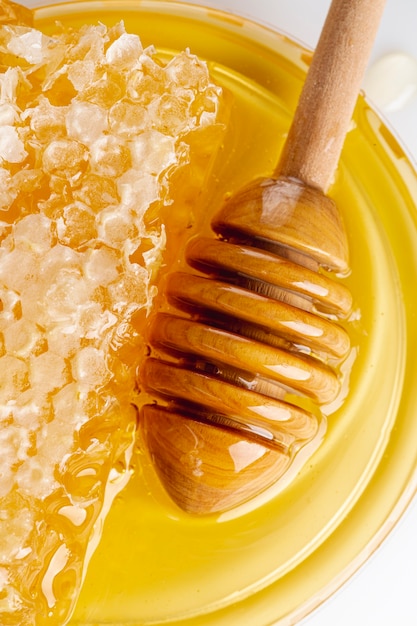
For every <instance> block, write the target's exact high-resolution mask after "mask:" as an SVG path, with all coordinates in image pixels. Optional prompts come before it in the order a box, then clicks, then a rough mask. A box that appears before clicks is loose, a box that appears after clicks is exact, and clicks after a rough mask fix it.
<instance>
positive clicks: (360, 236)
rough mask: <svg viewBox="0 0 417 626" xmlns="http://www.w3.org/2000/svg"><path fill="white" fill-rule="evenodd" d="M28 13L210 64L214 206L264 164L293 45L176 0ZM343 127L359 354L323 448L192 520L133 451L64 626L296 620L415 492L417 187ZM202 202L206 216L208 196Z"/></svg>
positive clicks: (371, 131)
mask: <svg viewBox="0 0 417 626" xmlns="http://www.w3.org/2000/svg"><path fill="white" fill-rule="evenodd" d="M35 14H36V23H37V25H38V26H39V27H41V28H42V29H45V30H49V31H52V30H53V28H54V22H55V20H60V21H61V22H63V23H64V24H67V25H74V26H80V25H82V24H84V23H88V22H90V23H91V22H97V21H102V22H104V23H106V24H113V23H114V22H116V21H118V20H120V19H123V20H124V22H125V25H126V28H127V30H129V31H132V32H137V33H138V34H139V35H140V37H141V39H142V41H143V43H144V44H145V45H146V44H150V43H152V44H155V45H156V46H157V48H158V49H159V50H161V53H162V54H170V53H171V52H172V51H177V50H181V49H184V48H186V47H189V48H190V49H191V51H192V52H194V53H196V54H198V55H199V56H201V57H203V58H205V59H207V60H208V61H209V63H210V68H211V70H212V72H213V75H214V77H215V78H216V79H217V80H218V81H219V82H220V83H222V84H223V85H225V86H226V87H227V89H228V90H230V91H231V93H232V94H233V105H232V115H231V125H230V131H229V133H228V136H227V139H226V144H225V149H224V150H223V152H222V154H221V155H220V156H219V159H218V161H217V163H216V165H215V169H214V172H213V175H212V178H211V181H209V182H210V184H209V185H208V188H209V189H210V194H211V195H210V201H211V206H217V204H218V202H219V199H220V198H221V197H222V195H223V193H224V192H225V191H226V190H232V189H235V188H237V187H239V186H240V185H241V184H242V183H244V182H246V181H248V180H250V179H251V178H253V177H255V176H257V175H261V174H268V173H270V171H271V170H272V168H273V167H274V165H275V163H276V161H277V158H278V154H279V151H280V149H281V147H282V144H283V141H284V138H285V132H286V131H287V129H288V125H289V123H290V119H291V115H292V112H293V110H294V107H295V104H296V101H297V96H298V93H299V91H300V88H301V84H302V81H303V78H304V75H305V72H306V69H307V67H308V63H309V59H310V53H309V52H308V51H306V50H305V49H303V48H302V47H300V46H299V45H298V44H296V43H294V42H292V41H290V40H289V39H287V38H286V37H284V36H282V35H280V34H278V33H276V32H274V31H272V30H269V29H268V28H266V27H264V26H260V25H257V24H255V23H253V22H251V21H248V20H246V19H241V18H239V17H236V16H232V15H228V14H227V13H223V12H220V11H216V10H211V9H208V8H202V7H197V6H192V5H189V4H181V3H177V2H165V1H158V0H154V1H152V0H144V1H138V0H130V1H129V0H101V1H91V2H68V3H66V4H61V5H56V6H49V7H46V8H41V9H37V10H36V13H35ZM355 121H356V127H355V128H354V129H353V130H352V131H351V132H350V133H349V136H348V138H347V141H346V145H345V149H344V152H343V155H342V162H341V164H340V168H339V173H338V178H337V181H336V183H335V185H334V186H333V188H332V189H331V195H332V196H333V197H334V198H335V199H336V202H337V203H338V205H339V207H340V208H341V210H342V212H343V214H344V218H345V221H346V225H347V229H348V234H349V239H350V246H351V257H352V275H351V276H350V277H349V278H348V279H347V283H348V286H349V287H350V288H351V290H352V292H353V294H354V298H355V319H354V320H353V321H352V322H351V324H350V326H351V333H352V336H353V339H354V344H355V351H354V355H355V356H356V359H355V363H354V365H353V371H352V375H351V377H350V383H349V385H348V386H347V388H346V392H347V397H346V399H345V402H344V404H343V406H342V407H341V408H339V409H336V410H335V411H334V412H333V413H332V414H331V415H330V416H329V425H328V432H327V434H326V437H325V440H324V443H323V444H322V446H321V447H320V449H319V450H318V452H317V453H316V454H315V455H314V456H313V457H312V458H311V460H310V461H309V462H308V464H307V465H306V466H305V467H304V468H303V470H302V471H301V473H300V474H299V475H298V476H297V477H296V478H295V479H294V480H293V482H292V483H291V484H289V485H288V486H287V487H286V488H285V489H284V490H282V491H281V492H280V493H275V494H274V493H271V492H269V493H268V494H267V497H266V498H265V501H264V502H258V505H257V506H256V507H248V508H247V510H245V509H242V510H239V511H235V512H233V514H229V515H224V516H220V517H209V518H207V519H203V520H198V519H194V518H192V517H187V516H186V515H184V514H182V513H181V512H179V511H177V510H176V509H175V507H174V506H173V505H172V504H171V503H170V502H169V501H168V499H167V498H166V496H165V495H164V493H163V492H162V490H161V488H160V487H159V485H158V483H157V481H156V480H155V477H154V475H153V472H152V468H150V467H148V466H147V465H146V462H143V457H142V455H141V453H140V452H138V454H137V458H136V463H137V471H136V474H135V476H134V478H133V480H132V481H131V483H130V485H129V487H128V489H127V491H126V492H125V493H124V494H123V495H122V497H120V498H119V499H118V500H117V501H116V503H115V505H114V508H113V509H112V511H111V513H110V515H109V517H108V520H107V523H106V525H105V529H104V534H103V539H102V542H101V544H100V546H99V548H98V550H97V552H96V553H95V555H94V557H93V559H92V561H91V566H90V569H89V572H88V575H87V578H86V581H85V585H84V588H83V591H82V593H81V597H80V600H79V603H78V606H77V610H76V613H75V615H74V618H73V621H72V624H73V625H77V626H81V625H82V626H85V625H87V624H89V625H93V624H94V625H98V624H113V625H118V626H122V625H125V624H126V625H127V624H130V625H136V626H139V625H147V624H153V625H157V624H162V623H164V624H165V623H173V624H178V623H180V624H182V625H184V626H185V625H189V626H197V625H207V626H208V625H215V626H223V625H228V626H230V625H235V624H239V626H245V625H248V626H255V625H256V626H266V625H267V624H272V623H281V621H280V620H282V623H286V624H288V623H295V622H296V621H297V620H298V619H300V618H301V617H303V616H304V615H306V614H307V613H308V612H309V611H310V610H312V609H313V608H314V607H316V606H317V605H318V604H319V603H320V602H322V601H323V600H324V599H325V598H326V597H328V596H329V595H330V594H331V593H332V592H333V591H334V590H335V589H336V588H337V587H338V586H339V585H341V584H342V583H343V582H344V581H345V580H346V579H347V577H348V576H350V575H351V574H352V573H353V571H355V570H356V569H357V568H358V567H359V566H360V565H361V564H362V563H363V562H364V561H366V559H367V558H368V557H369V555H370V553H372V551H373V550H374V549H375V548H376V547H377V546H378V545H379V543H380V542H381V541H382V540H383V539H384V537H385V536H386V535H387V533H388V532H389V531H390V529H391V528H392V526H393V524H394V523H395V522H396V521H397V520H398V518H399V516H400V515H401V513H402V512H403V511H404V509H405V507H406V506H407V504H408V502H409V500H410V499H411V497H412V496H413V494H414V492H415V487H416V475H415V470H416V455H417V419H416V413H417V369H416V367H417V366H416V361H415V360H414V359H413V357H414V348H415V346H416V345H417V341H416V333H417V330H416V328H417V325H416V321H415V304H414V300H415V285H416V284H417V252H416V251H417V224H416V220H417V215H416V210H415V205H416V203H417V177H416V174H415V172H414V171H413V169H412V166H411V165H410V162H409V160H408V159H407V157H406V155H405V154H404V152H403V150H402V148H401V147H400V146H399V145H398V143H397V141H396V140H395V138H394V137H393V136H392V134H391V133H390V132H389V130H387V128H386V126H385V125H384V123H383V122H382V121H381V120H380V119H379V117H378V116H377V114H376V113H375V112H374V111H373V110H372V109H371V107H370V106H369V105H368V104H367V103H366V101H365V100H364V99H360V101H359V103H358V106H357V109H356V113H355ZM204 196H205V202H207V205H208V197H209V196H208V191H207V190H205V193H204ZM203 204H204V203H202V207H203ZM201 210H203V208H201Z"/></svg>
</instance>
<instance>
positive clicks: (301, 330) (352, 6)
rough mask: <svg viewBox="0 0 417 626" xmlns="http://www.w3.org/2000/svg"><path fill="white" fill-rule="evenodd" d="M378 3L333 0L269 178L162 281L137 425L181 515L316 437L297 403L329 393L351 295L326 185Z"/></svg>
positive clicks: (344, 349) (269, 476)
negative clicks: (162, 301) (341, 277)
mask: <svg viewBox="0 0 417 626" xmlns="http://www.w3.org/2000/svg"><path fill="white" fill-rule="evenodd" d="M383 6H384V2H383V1H382V0H376V1H373V0H371V1H368V2H367V1H366V0H358V1H357V2H349V3H346V2H344V1H343V0H334V2H333V3H332V5H331V7H330V10H329V13H328V16H327V19H326V23H325V25H324V28H323V31H322V34H321V37H320V40H319V43H318V46H317V49H316V51H315V53H314V56H313V60H312V64H311V67H310V69H309V72H308V75H307V80H306V83H305V85H304V88H303V91H302V94H301V97H300V101H299V104H298V108H297V111H296V114H295V118H294V121H293V124H292V126H291V129H290V132H289V136H288V138H287V141H286V144H285V146H284V150H283V154H282V155H281V159H280V162H279V164H278V167H277V170H276V173H275V175H274V176H273V177H271V178H267V179H262V180H256V181H254V182H253V183H251V184H249V185H248V186H247V187H246V188H244V189H242V190H241V191H238V192H237V193H236V194H234V195H233V196H232V197H231V198H230V199H229V200H228V201H227V202H226V203H225V205H224V207H223V208H222V209H221V211H220V212H219V213H218V215H216V216H215V217H214V220H213V222H212V228H213V231H214V233H213V237H212V238H198V237H197V238H196V239H195V240H193V241H191V242H190V243H189V246H188V248H187V249H186V259H187V262H188V264H189V268H188V269H187V270H186V271H184V272H173V273H171V274H170V275H168V278H167V280H166V284H165V285H164V289H165V296H166V298H167V301H168V303H169V305H171V306H172V307H174V310H172V309H171V310H169V311H168V312H161V313H159V314H157V315H156V316H155V318H154V320H153V322H152V324H151V326H150V329H149V342H150V345H151V347H152V348H153V350H154V351H155V356H151V357H150V358H148V359H146V360H145V361H144V363H143V365H142V367H141V374H140V380H141V383H142V384H143V385H144V388H145V389H146V391H148V392H150V393H151V394H154V395H155V396H156V397H157V398H159V399H160V400H159V401H158V402H157V403H152V404H149V405H147V406H145V407H144V408H143V424H144V426H143V427H144V433H145V435H144V436H145V439H146V443H147V446H148V448H149V450H150V454H151V458H152V461H153V463H154V464H155V467H156V469H157V472H158V474H159V476H160V477H161V479H162V482H163V483H164V485H165V487H166V489H167V491H168V492H169V493H170V495H171V496H172V498H173V499H174V500H175V501H176V502H177V503H178V504H179V505H180V506H181V508H183V509H185V510H187V511H190V512H193V513H198V514H204V513H212V512H218V511H222V510H225V509H228V508H231V507H234V506H237V505H239V504H241V503H242V502H245V501H246V500H248V499H249V498H251V497H253V496H255V495H257V494H258V493H259V492H261V491H263V490H265V489H266V488H267V487H268V486H270V485H271V484H273V483H274V482H276V481H277V480H278V479H279V478H280V477H281V476H282V475H283V474H284V473H285V472H286V471H287V470H288V468H289V466H290V465H291V464H292V463H293V461H294V459H295V458H296V457H297V455H298V454H299V452H300V451H302V450H303V448H305V446H306V445H308V444H310V451H311V450H312V449H314V446H311V444H312V442H313V441H314V440H316V443H317V444H318V443H319V440H318V433H319V432H320V425H319V424H320V417H319V413H318V412H317V411H314V410H313V411H309V410H306V408H305V407H304V404H305V403H304V402H303V400H300V399H299V398H307V399H309V400H310V401H312V402H313V404H314V405H316V407H317V408H318V407H320V405H322V404H326V403H330V402H332V401H333V400H335V398H336V397H337V394H338V392H339V374H338V366H339V365H340V363H341V362H342V361H343V359H345V358H346V357H347V355H348V353H349V348H350V341H349V337H348V335H347V333H346V331H345V330H344V329H343V328H342V327H341V326H340V325H339V324H338V320H340V319H343V318H345V317H346V316H347V315H348V314H349V312H350V310H351V305H352V299H351V295H350V294H349V292H348V290H347V289H346V288H344V287H343V285H341V284H340V283H338V282H336V281H334V279H332V278H331V277H329V275H328V272H329V271H331V272H336V273H339V274H343V273H347V272H348V269H349V265H348V244H347V239H346V234H345V231H344V227H343V222H342V219H341V216H340V215H339V213H338V210H337V207H336V205H335V204H334V202H333V201H332V200H331V199H330V198H329V197H328V196H327V195H326V193H327V192H328V189H329V187H330V185H331V182H332V179H333V177H334V174H335V170H336V167H337V163H338V160H339V156H340V152H341V149H342V145H343V142H344V138H345V135H346V133H347V131H348V129H349V125H350V122H351V117H352V113H353V109H354V106H355V103H356V99H357V95H358V92H359V89H360V84H361V81H362V78H363V75H364V71H365V67H366V64H367V60H368V56H369V54H370V50H371V47H372V43H373V39H374V36H375V34H376V30H377V26H378V23H379V20H380V17H381V14H382V10H383ZM214 234H215V235H217V238H216V237H214ZM195 270H197V272H196V271H195ZM322 270H325V271H322ZM161 400H162V402H161ZM245 441H246V442H247V445H246V446H245V445H242V444H241V445H240V448H238V447H237V446H236V444H238V443H239V442H245ZM236 467H239V468H240V470H239V471H236V469H235V468H236Z"/></svg>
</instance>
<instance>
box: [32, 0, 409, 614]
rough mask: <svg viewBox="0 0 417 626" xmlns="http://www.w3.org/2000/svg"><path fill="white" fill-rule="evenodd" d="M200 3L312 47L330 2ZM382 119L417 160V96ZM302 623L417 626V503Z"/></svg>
mask: <svg viewBox="0 0 417 626" xmlns="http://www.w3.org/2000/svg"><path fill="white" fill-rule="evenodd" d="M184 1H187V0H184ZM346 1H347V2H348V1H349V0H346ZM22 3H24V4H26V5H27V6H38V5H41V4H47V3H50V4H52V3H53V2H48V0H44V1H42V0H26V1H25V0H22ZM196 3H197V2H196ZM200 4H204V5H208V6H212V7H216V8H220V9H223V10H225V11H230V12H234V13H238V14H240V15H244V16H248V17H251V18H255V19H256V20H257V21H259V22H263V23H266V24H269V25H271V26H275V27H277V28H279V29H280V30H282V31H284V32H286V33H288V34H289V35H291V36H293V37H295V38H296V39H298V40H300V41H302V42H303V43H305V44H308V45H309V46H310V47H314V45H315V43H316V42H317V39H318V36H319V32H320V28H321V25H322V24H323V22H324V19H325V15H326V13H327V9H328V7H329V4H330V0H201V2H200ZM393 52H403V53H407V54H408V55H410V57H411V58H413V59H416V60H417V1H416V0H387V6H386V10H385V13H384V16H383V19H382V24H381V28H380V31H379V34H378V37H377V40H376V44H375V47H374V52H373V55H372V58H371V67H372V65H373V64H374V63H375V62H376V61H377V60H378V59H379V58H381V57H383V56H384V55H386V54H389V53H393ZM388 80H390V76H389V73H387V81H388ZM384 114H385V117H386V119H387V120H388V122H389V124H390V125H391V127H392V128H393V130H394V131H395V132H396V134H397V136H398V137H399V139H400V141H401V142H402V144H403V145H405V146H406V147H407V148H408V151H409V153H410V155H411V157H412V158H413V159H414V161H417V95H415V96H414V97H413V98H411V99H410V100H409V102H408V103H407V105H406V106H404V107H402V108H401V109H400V110H398V111H394V112H387V111H386V110H385V111H384ZM416 414H417V407H416ZM416 419H417V415H416ZM301 624H302V626H352V624H353V625H354V626H394V625H395V626H417V501H414V503H413V504H412V506H411V507H410V508H409V509H408V511H407V512H406V514H405V515H404V516H403V518H402V519H401V520H400V522H399V523H398V525H397V526H396V528H395V529H394V531H393V532H392V533H391V535H390V536H389V537H388V539H387V540H386V541H385V542H384V544H383V545H382V547H381V548H379V550H378V551H377V552H376V553H375V554H374V555H373V557H372V558H371V559H370V561H368V563H367V564H366V565H365V566H364V567H362V569H361V570H360V571H359V572H358V573H357V574H356V575H355V576H354V577H353V578H352V579H351V580H350V581H349V582H348V583H347V584H346V585H345V586H344V587H343V588H342V589H341V590H340V591H339V592H338V593H336V594H335V595H334V596H333V597H332V598H331V599H330V600H328V601H327V602H325V603H324V604H323V605H322V606H321V607H320V608H319V609H317V610H316V611H315V612H314V613H313V614H312V615H310V616H309V617H308V618H305V619H304V620H303V621H302V623H301ZM236 626H238V625H236ZM254 626H256V625H255V624H254ZM300 626H301V625H300Z"/></svg>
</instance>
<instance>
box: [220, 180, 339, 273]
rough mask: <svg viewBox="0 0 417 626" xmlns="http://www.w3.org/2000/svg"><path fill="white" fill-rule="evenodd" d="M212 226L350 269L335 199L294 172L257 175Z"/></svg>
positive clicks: (228, 204) (332, 266) (224, 233)
mask: <svg viewBox="0 0 417 626" xmlns="http://www.w3.org/2000/svg"><path fill="white" fill-rule="evenodd" d="M212 226H213V230H214V231H215V232H217V233H220V234H221V235H224V236H226V237H229V236H232V237H233V233H234V232H240V233H243V234H245V235H247V236H248V237H250V238H255V239H258V240H265V241H271V242H275V243H276V244H278V245H281V246H283V247H285V248H291V249H293V250H297V251H298V252H300V253H301V254H303V255H305V256H306V257H309V258H310V259H311V260H312V261H314V262H315V263H317V264H318V265H323V266H325V267H328V268H329V269H331V270H334V271H337V272H341V273H346V272H347V271H348V269H349V258H348V245H347V239H346V234H345V230H344V226H343V223H342V220H341V217H340V213H339V211H338V209H337V206H336V204H335V203H334V201H333V200H332V199H331V198H329V197H328V196H325V195H324V194H323V193H322V192H321V191H320V190H319V189H315V188H314V187H309V186H307V185H305V184H304V183H302V182H301V181H300V180H297V179H295V178H286V177H279V178H265V179H258V180H255V181H254V182H252V183H250V184H249V185H248V186H246V187H244V188H243V189H242V190H240V191H239V192H238V193H236V194H235V195H233V196H232V197H231V198H230V199H229V200H228V201H227V202H225V204H224V206H223V208H222V210H221V211H220V212H219V213H218V214H217V215H216V217H215V219H214V220H213V223H212Z"/></svg>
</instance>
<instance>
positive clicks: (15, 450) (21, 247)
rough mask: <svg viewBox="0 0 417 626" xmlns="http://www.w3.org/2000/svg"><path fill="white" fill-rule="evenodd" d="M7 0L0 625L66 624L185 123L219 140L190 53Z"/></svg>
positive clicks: (210, 90) (121, 471) (193, 146)
mask: <svg viewBox="0 0 417 626" xmlns="http://www.w3.org/2000/svg"><path fill="white" fill-rule="evenodd" d="M13 6H15V5H8V4H7V3H4V2H2V3H1V7H0V8H1V10H2V12H3V17H2V19H1V20H0V24H1V25H0V66H1V67H0V183H1V184H0V449H1V456H0V623H1V624H2V626H12V625H16V626H32V625H36V626H43V625H46V624H50V625H54V624H56V625H59V626H63V624H65V623H66V622H67V621H68V619H69V617H70V615H71V612H72V610H73V608H74V604H75V602H76V599H77V595H78V593H79V590H80V587H81V584H82V580H83V577H84V575H85V570H86V567H87V564H88V560H89V558H90V556H91V554H92V552H93V550H94V547H95V546H96V544H97V542H98V541H99V538H100V531H101V528H102V524H103V521H104V518H105V516H106V513H107V511H108V509H109V506H111V503H112V501H113V499H114V497H115V496H116V495H117V494H118V493H119V492H120V491H121V489H123V487H124V486H125V485H126V483H127V481H128V480H129V477H130V475H131V471H132V470H131V465H130V460H131V455H132V450H133V447H134V442H135V434H136V428H137V409H136V407H135V400H136V393H137V391H136V389H135V372H136V369H137V367H138V364H139V362H140V360H141V357H142V355H143V354H144V345H143V339H142V335H141V328H142V327H143V324H144V320H146V316H147V314H148V312H149V309H150V307H151V305H152V301H153V299H154V297H155V294H156V292H157V287H156V284H155V276H156V275H157V272H158V268H159V266H160V264H161V258H162V255H163V251H164V248H165V242H166V233H165V227H164V223H163V221H162V220H161V219H160V218H159V217H158V216H159V215H160V211H161V210H162V207H168V206H171V205H172V206H173V208H175V206H176V205H175V201H174V200H173V198H174V196H175V193H174V192H173V182H172V181H173V180H174V179H175V177H176V176H177V175H178V172H179V171H181V177H180V178H179V180H181V184H182V186H183V185H184V186H185V187H186V186H187V184H186V183H187V180H190V185H191V186H192V185H194V186H198V183H197V182H196V181H198V180H199V176H200V174H201V173H199V172H198V171H196V170H195V169H194V170H193V166H192V163H193V159H192V158H191V156H190V155H191V153H192V154H194V156H195V157H196V160H197V161H198V162H199V164H200V165H201V163H203V161H204V158H203V157H204V153H205V151H207V150H206V148H207V146H206V148H204V146H203V145H201V150H200V148H199V144H198V141H196V131H197V132H198V131H199V129H202V130H203V131H204V132H203V135H202V136H204V137H205V140H207V137H209V134H207V130H208V131H209V132H210V129H211V128H212V129H213V133H214V135H215V133H216V130H215V129H216V127H217V128H218V127H219V121H218V120H219V111H220V109H221V103H222V91H221V89H220V88H219V87H218V86H216V85H215V84H214V83H213V82H212V80H211V78H210V74H209V71H208V68H207V66H206V65H205V64H204V63H203V62H201V61H200V60H199V59H197V58H196V57H195V56H193V55H192V54H191V53H190V52H189V51H184V52H181V53H178V54H177V55H176V56H175V57H173V58H172V59H170V60H168V61H166V62H162V61H161V60H160V59H159V57H158V55H157V53H156V51H155V49H154V48H153V47H148V48H145V49H144V48H143V46H142V44H141V40H140V38H139V37H138V36H137V35H135V34H129V33H127V32H126V30H125V28H124V25H123V23H119V24H116V25H114V26H111V27H106V26H104V25H102V24H97V25H86V26H84V27H82V28H80V29H64V28H63V27H58V26H57V30H56V33H54V35H53V36H50V35H48V36H47V35H45V34H43V33H42V32H40V31H39V30H37V29H36V28H34V27H32V26H30V25H29V20H28V19H27V17H28V15H27V13H26V12H25V11H23V13H21V14H20V13H19V11H17V12H16V11H14V9H13ZM13 15H14V16H15V17H16V16H17V17H16V19H13ZM22 15H23V16H24V18H25V19H24V22H25V23H22V21H21V16H22ZM4 16H5V17H4ZM19 20H20V23H14V24H13V23H12V22H19ZM214 135H213V136H214ZM203 143H204V142H203ZM199 150H200V153H199ZM187 172H189V174H187ZM187 176H188V178H187ZM172 203H173V204H172Z"/></svg>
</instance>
